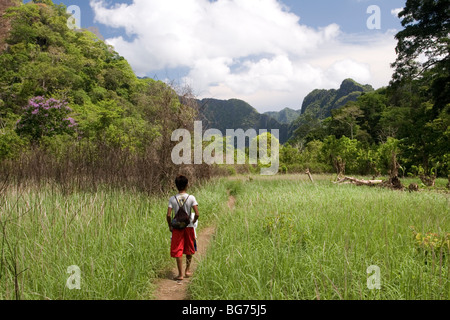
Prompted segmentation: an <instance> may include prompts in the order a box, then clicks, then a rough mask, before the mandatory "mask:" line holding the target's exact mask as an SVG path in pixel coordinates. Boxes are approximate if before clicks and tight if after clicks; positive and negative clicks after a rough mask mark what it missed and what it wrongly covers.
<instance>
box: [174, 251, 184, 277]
mask: <svg viewBox="0 0 450 320" xmlns="http://www.w3.org/2000/svg"><path fill="white" fill-rule="evenodd" d="M176 259H177V268H178V276H177V277H176V278H175V280H183V257H180V258H176Z"/></svg>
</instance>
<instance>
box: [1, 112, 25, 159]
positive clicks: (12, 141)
mask: <svg viewBox="0 0 450 320" xmlns="http://www.w3.org/2000/svg"><path fill="white" fill-rule="evenodd" d="M15 119H16V117H15V116H13V115H9V116H8V117H7V118H4V119H2V118H0V161H2V160H5V159H14V158H16V157H17V156H18V155H19V154H20V153H21V152H22V151H23V150H25V148H26V146H27V144H28V140H27V139H25V138H22V137H20V136H19V135H18V134H17V133H16V131H15V130H14V127H15V125H16V121H17V120H15Z"/></svg>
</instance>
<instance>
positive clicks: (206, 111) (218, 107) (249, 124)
mask: <svg viewBox="0 0 450 320" xmlns="http://www.w3.org/2000/svg"><path fill="white" fill-rule="evenodd" d="M197 102H198V106H199V110H200V114H201V116H202V120H205V121H204V122H205V127H204V129H208V128H214V129H218V130H220V131H221V132H222V133H223V134H224V135H225V134H226V130H227V129H234V130H236V129H243V130H248V129H255V130H256V131H257V132H258V131H259V130H268V131H269V132H270V131H271V130H274V129H278V130H280V137H279V140H280V142H281V143H285V142H287V141H288V139H289V136H288V130H289V126H288V125H287V124H282V123H280V122H278V121H277V120H276V119H273V118H272V117H269V116H268V115H265V114H260V113H259V112H258V111H257V110H256V109H255V108H253V107H252V106H251V105H250V104H248V103H247V102H245V101H242V100H238V99H230V100H217V99H203V100H197ZM258 133H259V132H258Z"/></svg>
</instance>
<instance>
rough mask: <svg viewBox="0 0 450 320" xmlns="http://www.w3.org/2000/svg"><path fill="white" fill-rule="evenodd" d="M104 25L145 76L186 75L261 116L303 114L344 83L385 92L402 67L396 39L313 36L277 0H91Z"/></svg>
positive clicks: (323, 32)
mask: <svg viewBox="0 0 450 320" xmlns="http://www.w3.org/2000/svg"><path fill="white" fill-rule="evenodd" d="M91 6H92V7H93V9H94V12H95V19H96V21H97V22H99V23H102V24H105V25H108V26H111V27H115V28H124V29H125V31H126V33H127V34H128V35H130V36H133V38H134V40H133V41H131V42H130V41H127V40H125V39H124V38H123V37H117V38H112V39H107V42H108V43H110V44H112V45H113V46H114V47H115V49H116V50H117V51H118V52H119V53H120V54H121V55H123V56H124V57H125V58H126V59H127V60H128V61H129V62H130V64H131V65H132V67H133V69H134V70H135V72H136V73H137V74H138V75H141V76H142V75H151V74H152V73H154V72H155V71H157V70H161V69H172V68H185V69H188V70H189V72H188V75H187V76H186V77H185V78H184V81H185V82H186V83H188V84H191V86H192V87H193V89H194V91H195V92H197V93H198V94H199V96H200V97H213V98H219V99H229V98H240V99H243V100H246V101H248V102H249V103H250V104H252V105H253V106H255V107H256V108H258V109H259V110H260V111H268V110H269V109H277V108H279V109H281V108H283V107H286V106H288V107H292V108H300V107H301V103H302V100H303V98H304V96H305V95H306V94H308V93H309V92H310V91H311V90H312V89H315V88H333V87H334V88H335V87H338V86H339V84H340V83H341V82H342V80H343V79H345V78H349V77H351V78H354V79H355V80H357V81H361V82H364V83H371V84H373V85H374V86H377V87H378V86H383V85H386V84H387V83H388V82H389V79H390V76H391V74H392V72H391V70H390V68H389V64H390V63H391V62H393V61H394V60H395V52H394V48H395V42H394V39H393V35H392V34H390V33H387V34H377V33H372V34H373V36H371V39H367V38H364V37H359V38H358V39H357V40H356V41H355V39H353V38H350V37H349V35H345V34H342V32H341V31H340V28H339V26H338V25H336V24H331V25H329V26H327V27H324V28H319V29H314V28H311V27H308V26H305V25H302V24H300V18H299V17H298V16H297V15H295V14H294V13H292V12H290V11H288V9H286V7H284V6H283V4H282V3H281V2H279V1H276V0H253V1H248V0H217V1H213V2H211V1H209V0H134V2H133V3H132V4H130V5H126V4H122V5H120V6H115V7H108V5H107V2H106V1H105V0H91Z"/></svg>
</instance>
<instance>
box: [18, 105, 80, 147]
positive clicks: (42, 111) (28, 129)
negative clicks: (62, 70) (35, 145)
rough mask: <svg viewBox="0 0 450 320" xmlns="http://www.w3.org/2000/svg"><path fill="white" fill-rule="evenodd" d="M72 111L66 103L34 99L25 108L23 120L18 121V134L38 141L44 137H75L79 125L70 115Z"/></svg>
mask: <svg viewBox="0 0 450 320" xmlns="http://www.w3.org/2000/svg"><path fill="white" fill-rule="evenodd" d="M71 112H72V110H71V109H70V108H69V107H68V106H67V103H66V102H64V101H59V100H56V99H53V98H50V99H45V98H44V97H34V98H32V99H30V101H29V102H28V105H27V106H26V107H24V114H23V115H22V118H21V119H20V120H19V121H17V125H16V132H17V134H19V135H21V136H28V137H30V138H31V140H33V141H37V140H39V139H41V138H42V137H44V136H47V137H51V136H55V135H61V134H69V135H73V134H74V133H75V132H76V128H77V123H76V122H75V120H74V119H73V118H71V117H69V114H70V113H71Z"/></svg>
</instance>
